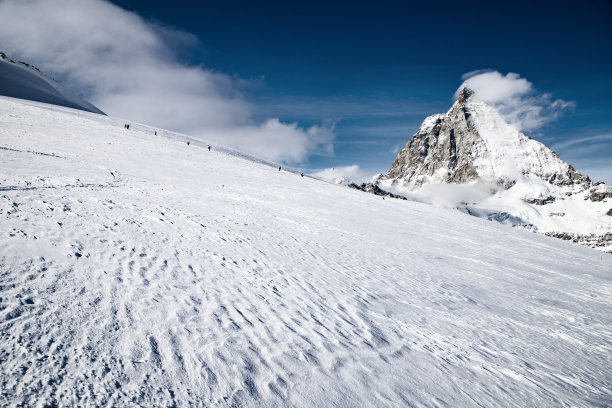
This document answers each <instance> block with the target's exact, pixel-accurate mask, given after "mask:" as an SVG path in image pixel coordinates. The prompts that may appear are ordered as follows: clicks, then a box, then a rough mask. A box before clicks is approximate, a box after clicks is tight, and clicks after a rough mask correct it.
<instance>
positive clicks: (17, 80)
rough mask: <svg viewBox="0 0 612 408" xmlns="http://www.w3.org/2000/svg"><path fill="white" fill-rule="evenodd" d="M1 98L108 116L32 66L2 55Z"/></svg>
mask: <svg viewBox="0 0 612 408" xmlns="http://www.w3.org/2000/svg"><path fill="white" fill-rule="evenodd" d="M0 95H4V96H10V97H12V98H20V99H27V100H30V101H38V102H44V103H50V104H53V105H59V106H65V107H69V108H74V109H80V110H84V111H88V112H93V113H99V114H102V115H104V112H102V111H101V110H100V109H98V108H96V107H95V106H93V105H92V104H91V103H89V102H87V101H85V100H83V99H82V98H80V97H78V96H76V95H75V94H74V93H72V92H70V91H69V90H68V89H66V88H64V87H63V86H61V85H60V84H58V83H57V82H56V81H55V80H54V79H52V78H49V77H48V76H46V75H45V74H43V73H42V72H40V70H39V69H38V68H36V67H34V66H32V65H30V64H27V63H25V62H21V61H15V60H12V59H10V58H8V57H7V56H6V55H5V54H4V53H2V52H0Z"/></svg>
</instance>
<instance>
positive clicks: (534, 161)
mask: <svg viewBox="0 0 612 408" xmlns="http://www.w3.org/2000/svg"><path fill="white" fill-rule="evenodd" d="M521 177H536V178H539V179H541V180H544V181H547V182H549V183H551V184H554V185H560V186H572V187H575V189H577V190H584V189H586V188H588V187H589V186H590V180H589V178H588V177H586V176H583V175H581V174H580V173H578V172H576V171H575V170H574V168H573V167H572V166H570V165H569V164H567V163H565V162H564V161H563V160H561V159H560V158H559V157H558V156H557V154H556V153H555V152H554V151H552V150H551V149H549V148H548V147H546V146H545V145H543V144H542V143H540V142H538V141H536V140H533V139H531V138H530V137H528V136H525V135H524V134H523V133H522V132H519V131H518V130H517V129H516V128H515V127H513V126H512V125H510V124H508V123H506V122H505V121H504V119H503V118H502V117H501V116H500V115H499V113H497V111H496V110H495V109H494V108H492V107H490V106H488V105H486V104H485V103H483V102H481V101H479V100H478V99H476V97H475V96H474V93H473V92H472V91H471V90H470V89H467V88H464V89H463V90H461V92H460V94H459V98H458V99H457V102H456V103H455V104H454V105H453V106H452V108H451V109H450V110H449V111H448V112H447V113H446V114H445V115H433V116H430V117H428V118H427V119H425V121H424V122H423V124H422V125H421V127H420V128H419V130H418V132H417V133H416V134H415V135H414V136H413V137H412V138H411V139H410V141H409V142H408V143H407V144H406V146H405V147H404V148H403V149H402V151H401V152H400V153H399V154H398V156H397V158H396V159H395V161H394V162H393V165H392V166H391V169H390V170H389V173H387V175H386V176H385V179H387V180H392V182H393V184H394V185H400V186H401V187H404V188H407V189H414V188H417V187H421V186H422V185H424V184H432V183H458V184H463V183H467V182H470V181H473V180H478V179H484V180H488V181H494V182H496V183H497V184H499V185H500V186H502V187H510V186H512V185H513V184H514V183H515V182H516V181H517V179H519V178H521Z"/></svg>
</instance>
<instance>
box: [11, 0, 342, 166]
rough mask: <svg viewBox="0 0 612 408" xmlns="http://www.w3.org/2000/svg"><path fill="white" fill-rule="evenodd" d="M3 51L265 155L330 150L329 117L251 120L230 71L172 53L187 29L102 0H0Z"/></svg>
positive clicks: (128, 112) (296, 157)
mask: <svg viewBox="0 0 612 408" xmlns="http://www.w3.org/2000/svg"><path fill="white" fill-rule="evenodd" d="M0 15H1V16H2V24H0V43H1V44H2V47H3V49H4V51H6V52H7V53H9V55H14V56H15V57H17V58H19V59H23V60H26V61H28V62H31V63H33V64H35V65H38V66H39V67H40V68H41V69H42V70H43V71H45V72H46V73H48V74H50V75H52V76H55V77H56V78H60V79H61V80H62V82H64V83H65V84H66V85H67V86H68V87H69V88H72V89H73V90H75V91H77V92H79V93H81V94H82V95H83V96H84V97H85V98H86V99H88V100H89V101H91V102H92V103H93V104H94V105H96V106H98V107H99V108H100V109H102V110H103V111H105V112H107V113H108V114H109V115H111V116H118V117H123V118H126V119H129V120H132V121H137V122H142V123H146V124H150V125H155V126H160V127H163V128H167V129H171V130H175V131H178V132H182V133H187V134H189V135H191V136H194V137H198V138H201V139H203V140H207V141H211V142H214V143H219V144H222V145H226V146H231V147H233V148H236V149H238V150H241V151H245V152H249V153H252V154H255V155H258V156H260V157H264V158H267V159H270V160H275V161H283V162H288V163H299V162H303V161H305V160H306V159H307V158H308V157H309V156H310V155H312V154H332V153H333V140H334V130H333V126H313V127H310V128H308V129H304V128H301V127H299V126H298V125H297V124H296V123H290V124H287V123H283V122H281V121H280V120H279V119H277V118H270V119H268V120H265V121H263V122H262V123H259V122H257V121H256V120H255V119H254V118H253V116H252V112H254V111H255V109H254V107H253V106H251V105H250V104H249V103H248V102H247V101H246V98H245V96H244V94H243V92H242V89H243V87H242V83H243V82H244V81H242V80H240V79H239V78H234V77H231V76H228V75H226V74H224V73H221V72H215V71H213V70H211V69H207V68H205V67H203V66H190V65H186V64H184V63H181V62H179V61H178V58H177V55H176V53H175V52H174V51H173V49H175V46H176V44H177V43H179V44H181V45H182V46H189V45H193V44H194V43H197V39H195V37H194V36H192V35H191V34H189V33H184V32H181V31H176V30H171V29H168V28H163V27H160V26H158V25H155V24H152V23H149V22H147V21H145V20H144V19H142V18H141V17H140V16H138V15H137V14H135V13H132V12H129V11H126V10H124V9H122V8H120V7H117V6H115V5H113V4H111V3H109V2H108V1H104V0H2V1H1V2H0Z"/></svg>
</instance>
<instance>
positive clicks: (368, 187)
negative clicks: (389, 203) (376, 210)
mask: <svg viewBox="0 0 612 408" xmlns="http://www.w3.org/2000/svg"><path fill="white" fill-rule="evenodd" d="M348 186H349V187H350V188H354V189H356V190H361V191H364V192H366V193H371V194H375V195H378V196H383V197H391V198H399V199H400V200H407V198H406V197H404V196H400V195H397V194H393V193H389V192H388V191H385V190H383V189H382V188H380V187H378V186H377V185H376V184H374V183H361V185H357V184H355V183H350V184H349V185H348Z"/></svg>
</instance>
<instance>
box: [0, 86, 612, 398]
mask: <svg viewBox="0 0 612 408" xmlns="http://www.w3.org/2000/svg"><path fill="white" fill-rule="evenodd" d="M124 124H125V121H124V120H121V119H116V118H111V117H107V116H102V115H95V114H90V113H86V112H81V111H74V110H72V109H68V108H60V107H56V106H52V105H45V104H39V103H35V102H28V101H22V100H16V99H10V98H4V97H0V406H3V407H4V406H33V407H37V406H113V407H114V406H117V407H123V406H164V407H166V406H179V407H183V406H194V407H200V406H220V407H228V406H241V407H319V406H321V407H327V406H330V407H331V406H335V407H339V406H351V407H353V406H354V407H366V406H369V407H398V406H415V407H429V406H449V407H465V406H486V407H494V406H538V407H566V406H567V407H569V406H601V407H604V406H609V404H610V401H611V400H612V391H611V390H610V378H612V365H611V364H610V344H612V332H611V328H612V299H611V295H610V294H611V293H612V281H611V276H610V270H611V269H612V256H607V255H606V254H601V253H597V252H595V251H594V250H592V249H590V248H585V247H581V246H578V245H572V244H570V243H567V242H563V241H561V240H557V239H552V238H549V237H546V236H542V235H538V234H532V233H529V232H526V231H521V230H518V229H514V228H510V227H507V226H500V225H499V224H496V223H492V222H489V221H486V220H482V219H479V218H475V217H470V216H468V215H466V214H462V213H459V212H457V211H455V210H449V209H444V208H438V207H435V206H431V205H427V204H423V203H418V202H414V201H400V200H390V199H387V200H382V199H381V198H380V197H377V196H374V195H371V194H363V193H361V192H357V191H354V190H351V189H348V188H344V187H341V186H337V185H334V184H330V183H325V182H321V181H319V180H315V179H312V178H309V177H300V175H299V173H298V174H296V173H294V172H290V171H285V169H284V168H283V169H282V171H279V170H278V166H270V165H267V164H265V163H262V162H257V161H253V160H251V159H249V158H247V157H245V156H241V155H240V154H238V153H236V152H231V151H228V150H226V149H222V148H220V147H218V146H215V145H212V149H211V150H210V151H209V150H208V145H207V144H204V143H203V142H201V141H196V140H192V139H188V138H187V137H186V136H184V135H177V134H174V133H171V132H166V131H164V130H161V129H155V128H151V127H148V126H143V125H139V124H134V123H132V124H131V126H130V129H125V128H124ZM187 140H190V141H191V143H190V145H189V146H187V144H186V141H187Z"/></svg>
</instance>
